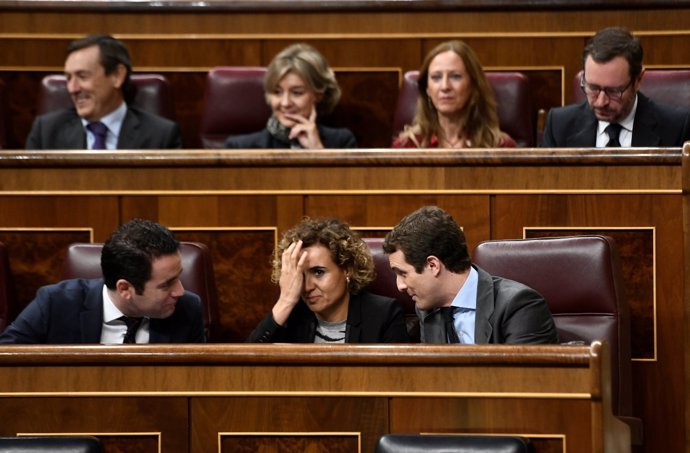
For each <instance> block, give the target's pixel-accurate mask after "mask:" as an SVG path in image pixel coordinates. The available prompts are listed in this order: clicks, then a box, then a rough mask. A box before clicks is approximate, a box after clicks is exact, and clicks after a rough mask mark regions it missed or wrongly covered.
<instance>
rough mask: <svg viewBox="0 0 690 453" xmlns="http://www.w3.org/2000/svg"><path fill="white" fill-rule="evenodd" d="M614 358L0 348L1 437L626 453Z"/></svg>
mask: <svg viewBox="0 0 690 453" xmlns="http://www.w3.org/2000/svg"><path fill="white" fill-rule="evenodd" d="M607 354H608V350H607V348H605V347H602V345H600V344H598V343H595V344H593V345H592V346H591V347H584V346H576V347H571V346H460V345H455V346H453V345H441V346H434V345H386V346H382V345H369V346H364V345H336V346H333V345H175V346H167V345H137V346H4V347H0V417H2V418H3V420H11V422H7V423H3V426H2V428H1V430H0V433H1V434H15V433H28V432H42V433H51V432H53V433H67V432H82V433H94V434H103V435H106V436H107V437H110V438H114V439H115V440H112V442H113V443H115V444H118V440H117V439H118V438H122V439H124V438H125V437H126V436H127V435H138V436H143V437H146V436H147V434H146V433H149V434H148V436H149V437H150V436H151V435H152V434H150V433H160V439H161V441H160V442H161V452H163V453H167V452H171V453H172V452H174V453H184V452H185V451H189V452H193V453H196V452H199V453H200V452H209V451H216V449H217V448H218V447H217V446H218V445H219V444H221V445H224V446H225V447H223V448H222V449H221V451H235V450H234V449H233V447H232V445H234V444H233V439H234V441H237V437H238V436H244V437H248V438H249V439H244V440H243V441H242V442H253V443H255V444H261V443H262V442H266V443H271V442H275V439H276V437H279V438H281V440H280V441H281V442H286V443H287V444H291V443H292V444H294V443H296V444H297V445H304V442H310V441H309V440H308V438H311V439H312V441H311V443H313V442H314V441H315V440H314V439H318V442H322V443H324V444H325V445H334V444H337V445H346V446H347V445H349V448H350V449H346V450H344V451H355V452H360V451H361V452H369V451H372V449H373V445H374V443H375V442H376V440H377V439H378V437H380V436H381V435H382V434H384V433H387V432H402V431H405V432H453V433H468V432H485V433H496V434H498V433H508V432H511V433H520V434H523V435H528V436H529V435H532V436H534V437H535V438H537V439H539V438H541V437H547V438H549V437H550V438H553V439H556V438H560V439H566V441H565V442H564V443H563V444H562V447H563V448H562V449H559V450H558V451H561V452H565V450H566V447H567V451H568V452H570V453H573V452H575V453H580V452H583V453H584V452H587V453H604V452H606V453H626V452H629V451H630V437H629V436H630V434H629V431H628V428H627V426H626V425H624V424H623V423H621V422H620V421H618V420H616V419H615V418H614V417H613V416H612V414H611V401H610V370H609V369H608V364H609V360H608V355H607ZM20 407H23V408H27V407H28V408H29V410H19V408H20ZM101 412H102V414H100V413H101ZM96 414H99V415H98V416H96ZM573 415H575V417H574V416H573ZM87 420H89V421H88V422H87ZM185 423H187V424H188V425H187V426H188V427H189V432H190V433H191V434H190V436H191V437H190V443H189V445H190V448H189V450H185V448H184V446H185V445H187V442H186V433H187V431H186V425H185ZM288 438H290V439H288ZM355 438H356V439H357V441H356V442H357V443H356V444H357V445H359V448H358V449H351V448H352V445H355V444H354V442H355V440H354V439H355ZM266 439H271V440H266ZM123 441H124V440H123ZM149 442H150V439H149ZM545 451H546V450H542V451H538V452H537V453H545Z"/></svg>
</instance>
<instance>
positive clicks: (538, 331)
mask: <svg viewBox="0 0 690 453" xmlns="http://www.w3.org/2000/svg"><path fill="white" fill-rule="evenodd" d="M473 267H474V268H475V269H476V270H477V273H478V274H479V282H478V285H477V312H476V315H475V316H476V317H475V324H474V342H475V343H476V344H484V343H512V344H524V343H531V344H539V343H545V344H546V343H558V333H557V332H556V325H555V324H554V322H553V318H552V317H551V312H550V311H549V307H548V306H547V305H546V301H544V298H543V297H542V296H541V294H539V293H538V292H536V291H535V290H533V289H532V288H530V287H529V286H526V285H523V284H522V283H518V282H515V281H513V280H508V279H506V278H501V277H494V276H491V275H490V274H489V273H488V272H486V271H485V270H483V269H482V268H480V267H478V266H476V265H473ZM417 315H418V316H419V320H420V331H421V337H422V343H447V342H448V341H447V337H446V327H445V323H444V320H443V317H442V315H441V313H440V310H439V309H438V308H435V309H433V310H426V311H425V310H417Z"/></svg>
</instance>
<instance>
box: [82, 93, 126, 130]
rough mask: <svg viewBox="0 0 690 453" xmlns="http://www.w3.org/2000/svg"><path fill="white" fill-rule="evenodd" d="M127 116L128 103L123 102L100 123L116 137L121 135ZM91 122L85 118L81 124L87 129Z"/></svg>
mask: <svg viewBox="0 0 690 453" xmlns="http://www.w3.org/2000/svg"><path fill="white" fill-rule="evenodd" d="M125 115H127V103H126V102H124V101H122V104H120V106H119V107H118V108H116V109H115V110H113V111H112V112H110V113H108V114H107V115H105V116H104V117H103V118H101V119H100V120H99V121H100V122H101V123H103V124H105V126H106V127H107V128H108V131H110V133H112V134H113V135H114V136H115V137H118V136H119V135H120V129H121V128H122V123H123V122H124V120H125ZM90 122H91V121H88V120H87V119H85V118H82V119H81V123H82V124H83V125H84V127H86V125H87V124H89V123H90Z"/></svg>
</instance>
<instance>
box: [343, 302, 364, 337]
mask: <svg viewBox="0 0 690 453" xmlns="http://www.w3.org/2000/svg"><path fill="white" fill-rule="evenodd" d="M361 332H362V304H361V303H360V299H359V297H358V296H356V295H351V296H350V302H349V304H348V307H347V323H346V332H345V343H359V342H360V334H361Z"/></svg>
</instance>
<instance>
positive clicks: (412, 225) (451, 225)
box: [383, 206, 472, 274]
mask: <svg viewBox="0 0 690 453" xmlns="http://www.w3.org/2000/svg"><path fill="white" fill-rule="evenodd" d="M398 250H401V251H402V252H403V253H404V254H405V260H406V261H407V262H408V263H410V264H411V265H412V267H414V270H415V271H416V272H417V273H418V274H419V273H421V272H422V270H423V269H424V265H425V264H426V259H427V257H429V256H432V255H433V256H435V257H437V258H438V259H439V260H441V262H442V263H443V265H444V266H446V268H447V269H448V270H450V271H451V272H463V271H466V270H467V269H469V268H470V266H471V265H472V261H471V260H470V255H469V253H468V252H467V240H466V239H465V233H463V232H462V229H461V228H460V226H459V225H458V224H457V223H456V222H455V220H453V217H452V216H451V215H450V214H448V213H447V212H446V211H444V210H443V209H441V208H439V207H438V206H424V207H423V208H419V209H417V210H416V211H415V212H413V213H412V214H409V215H407V216H406V217H405V218H404V219H402V220H401V221H400V223H398V225H397V226H396V227H395V228H393V231H391V232H390V233H388V234H387V235H386V239H385V240H384V242H383V251H384V252H386V253H387V254H389V255H390V254H391V253H395V252H396V251H398Z"/></svg>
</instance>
